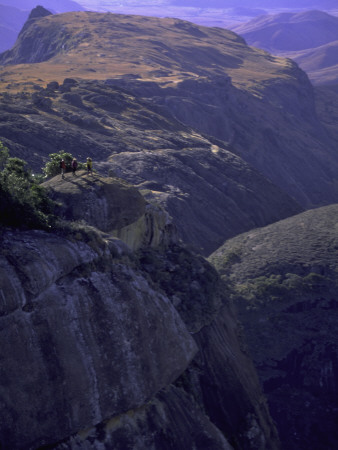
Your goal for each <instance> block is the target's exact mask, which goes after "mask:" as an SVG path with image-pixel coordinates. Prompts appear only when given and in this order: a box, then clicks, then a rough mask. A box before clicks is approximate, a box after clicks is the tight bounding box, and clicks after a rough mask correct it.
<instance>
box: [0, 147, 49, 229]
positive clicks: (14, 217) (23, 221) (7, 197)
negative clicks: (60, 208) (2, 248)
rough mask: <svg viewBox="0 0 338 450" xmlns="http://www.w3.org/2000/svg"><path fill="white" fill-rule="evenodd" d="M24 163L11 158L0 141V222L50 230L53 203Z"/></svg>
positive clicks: (14, 225)
mask: <svg viewBox="0 0 338 450" xmlns="http://www.w3.org/2000/svg"><path fill="white" fill-rule="evenodd" d="M26 165H27V163H26V162H25V161H23V160H22V159H19V158H10V157H9V152H8V149H7V148H6V147H4V146H3V144H2V143H1V142H0V224H1V225H2V226H10V227H19V228H42V229H49V228H50V227H51V225H52V224H53V223H54V222H55V216H54V214H53V212H54V203H53V202H52V201H51V199H50V198H49V196H48V194H47V192H46V190H45V189H44V188H43V187H42V186H40V185H39V183H38V181H37V180H36V179H35V178H34V176H33V175H32V173H31V171H30V170H29V169H28V168H27V167H26Z"/></svg>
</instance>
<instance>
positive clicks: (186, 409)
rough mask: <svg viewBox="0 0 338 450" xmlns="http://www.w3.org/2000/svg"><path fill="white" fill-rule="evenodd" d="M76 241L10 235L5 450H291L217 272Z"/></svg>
mask: <svg viewBox="0 0 338 450" xmlns="http://www.w3.org/2000/svg"><path fill="white" fill-rule="evenodd" d="M106 182H107V187H106V190H105V192H109V189H110V184H111V180H109V179H108V180H107V181H106ZM101 183H102V184H103V183H104V180H101ZM50 184H52V185H53V184H54V185H57V181H56V180H54V181H53V180H52V181H51V183H50ZM99 184H100V183H99ZM101 187H102V186H101ZM75 197H76V196H75ZM65 229H66V228H65V227H64V228H62V229H60V228H59V229H58V231H57V230H55V231H56V232H50V233H47V232H45V231H34V230H33V231H18V230H9V229H2V230H1V237H0V239H1V253H0V275H1V277H0V280H1V285H0V289H1V290H0V293H1V295H0V299H1V309H0V322H1V327H0V329H1V331H0V334H1V342H2V343H3V344H2V346H1V349H0V358H1V371H0V413H1V417H2V421H1V425H0V443H1V448H3V449H6V450H7V449H11V450H12V449H24V448H39V447H42V446H49V447H51V448H69V449H76V448H81V449H84V448H107V449H108V448H136V449H140V450H141V449H144V448H153V449H158V450H160V449H161V450H162V449H169V448H175V449H178V450H180V449H182V450H183V449H185V448H187V447H192V446H195V447H196V448H210V449H215V450H216V449H225V450H230V449H231V448H238V449H242V448H243V449H247V448H250V449H251V448H252V449H278V448H279V441H278V437H277V433H276V430H275V428H274V425H273V423H272V421H271V419H270V416H269V412H268V409H267V406H266V402H265V400H264V397H263V396H262V392H261V390H260V387H259V383H258V379H257V376H256V373H255V370H254V368H253V365H252V362H251V360H250V359H249V358H248V356H247V355H246V353H245V347H243V345H244V344H243V342H242V341H241V338H240V335H239V325H238V322H237V321H236V319H235V317H234V315H233V313H232V312H231V306H230V304H229V302H228V301H227V299H226V296H224V293H223V290H222V284H221V281H220V279H219V277H218V275H217V273H216V271H215V270H214V269H213V268H212V266H211V265H210V264H209V263H207V261H205V260H204V259H203V258H202V257H200V256H196V255H193V254H192V253H191V252H190V251H188V250H187V249H185V248H184V247H182V246H180V245H178V244H176V243H175V242H170V239H168V242H167V243H166V245H165V246H162V247H157V248H154V247H151V246H146V245H145V246H143V247H142V248H140V249H139V250H138V251H137V252H132V250H131V249H130V248H128V247H127V245H126V244H125V243H123V242H122V241H120V240H118V239H116V238H114V237H113V235H111V234H110V233H107V232H105V233H102V232H100V231H99V230H97V229H95V228H93V227H89V226H88V225H84V224H82V225H81V226H80V225H77V227H75V228H74V225H73V228H69V229H68V232H66V231H65ZM178 274H179V275H180V277H179V278H178V277H177V276H178ZM170 279H171V281H170ZM174 280H176V282H174ZM199 285H201V286H203V290H202V291H201V292H200V290H199V289H198V286H199ZM211 386H212V388H211Z"/></svg>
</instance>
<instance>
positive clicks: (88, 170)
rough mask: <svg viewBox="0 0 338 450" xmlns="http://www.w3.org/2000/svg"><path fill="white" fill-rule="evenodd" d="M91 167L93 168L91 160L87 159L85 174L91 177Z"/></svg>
mask: <svg viewBox="0 0 338 450" xmlns="http://www.w3.org/2000/svg"><path fill="white" fill-rule="evenodd" d="M92 167H93V162H92V159H91V158H87V173H88V174H89V173H91V174H92V175H93V172H92Z"/></svg>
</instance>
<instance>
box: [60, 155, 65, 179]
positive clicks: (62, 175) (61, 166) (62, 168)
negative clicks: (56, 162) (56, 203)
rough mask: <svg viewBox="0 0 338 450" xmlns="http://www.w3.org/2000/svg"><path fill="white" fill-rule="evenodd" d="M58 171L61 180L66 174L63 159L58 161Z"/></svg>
mask: <svg viewBox="0 0 338 450" xmlns="http://www.w3.org/2000/svg"><path fill="white" fill-rule="evenodd" d="M60 169H61V178H64V177H65V172H66V163H65V160H64V159H61V161H60Z"/></svg>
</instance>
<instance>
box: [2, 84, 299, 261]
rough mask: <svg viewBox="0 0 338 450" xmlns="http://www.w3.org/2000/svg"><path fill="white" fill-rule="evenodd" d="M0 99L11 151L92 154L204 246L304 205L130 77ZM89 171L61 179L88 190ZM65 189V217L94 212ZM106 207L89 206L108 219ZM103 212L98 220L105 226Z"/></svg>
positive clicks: (38, 159)
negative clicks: (141, 92)
mask: <svg viewBox="0 0 338 450" xmlns="http://www.w3.org/2000/svg"><path fill="white" fill-rule="evenodd" d="M1 107H2V112H3V115H2V116H1V120H2V121H1V120H0V136H3V141H4V143H5V144H6V145H7V146H8V148H10V149H11V153H13V154H15V155H17V156H19V157H21V158H23V159H25V160H27V159H28V160H29V161H30V163H31V165H32V166H33V168H34V170H37V171H38V170H41V169H40V168H41V165H42V162H43V161H46V160H47V157H48V154H49V153H53V152H55V151H59V150H60V149H65V151H68V152H70V153H72V154H73V155H74V156H75V157H77V159H78V161H81V160H82V161H84V160H85V159H86V157H87V156H90V157H91V158H92V159H93V164H94V169H95V170H97V171H98V172H97V173H100V174H105V175H109V174H112V175H116V176H118V177H119V178H120V179H124V180H126V181H127V182H128V183H131V184H133V185H136V186H137V187H138V189H140V190H141V191H142V193H143V194H144V195H145V198H146V199H147V200H148V201H149V202H151V203H152V204H154V205H155V208H157V207H158V206H159V207H161V208H162V209H164V210H165V211H167V212H168V214H169V215H170V216H171V217H173V219H174V222H175V227H176V229H177V234H178V237H179V238H180V239H182V240H183V241H184V242H186V243H187V244H190V245H192V246H193V247H194V248H195V249H197V250H198V251H199V252H202V253H203V254H205V255H207V254H210V253H211V252H212V251H214V250H215V249H217V248H218V247H219V246H220V245H221V244H222V243H223V242H224V240H225V239H227V238H229V237H232V236H234V235H235V234H236V233H238V232H242V231H243V232H244V231H247V230H249V229H250V228H253V227H257V226H264V225H266V224H268V223H272V222H274V221H276V220H279V219H282V218H285V217H288V216H290V215H292V214H296V213H298V212H300V211H301V210H302V208H301V207H300V206H299V205H298V204H297V202H296V201H295V200H294V199H292V198H290V196H288V195H287V194H285V192H284V191H283V190H281V189H279V188H278V187H276V186H275V185H274V184H272V183H271V182H269V181H268V180H267V179H266V178H265V177H263V176H262V175H261V174H260V173H259V172H257V171H256V170H254V169H252V167H250V166H249V165H248V164H247V163H245V161H244V160H243V159H241V158H240V157H238V156H235V155H234V154H233V152H231V151H230V147H229V146H228V145H227V144H225V143H224V142H223V141H218V140H215V139H213V138H211V137H210V136H205V135H203V134H202V133H197V132H196V131H194V130H192V129H191V128H190V127H188V126H186V125H183V124H182V123H181V122H179V121H177V120H176V119H174V118H173V116H172V115H171V114H170V113H169V112H168V111H167V110H166V109H164V108H162V107H159V106H158V105H154V104H153V103H152V102H149V101H146V100H145V99H142V98H140V97H138V96H136V95H134V94H131V92H130V91H128V90H126V88H125V87H123V86H115V85H112V84H111V83H110V82H109V83H106V82H83V81H82V82H78V81H76V80H74V79H69V78H68V79H65V80H64V81H63V83H62V84H61V85H59V84H57V83H56V84H55V83H54V84H50V85H49V86H48V87H47V88H46V89H43V90H40V91H37V92H36V93H35V94H33V95H32V96H30V95H29V96H27V98H21V100H19V99H18V97H16V98H10V99H8V100H6V99H4V101H3V102H2V103H0V108H1ZM85 179H86V178H84V177H80V178H79V179H78V182H79V183H80V182H81V180H82V181H84V180H85ZM86 180H87V181H86V183H82V184H81V185H78V184H75V180H74V179H72V177H71V174H70V175H69V176H68V175H67V180H66V181H67V182H65V183H63V182H62V180H60V179H59V180H57V179H56V181H55V183H56V184H57V185H58V186H59V187H58V188H57V189H58V191H60V189H61V187H62V190H63V191H65V193H64V195H66V188H67V189H68V190H69V192H73V191H74V192H75V189H76V190H77V192H78V195H81V193H83V191H84V190H85V187H87V188H88V189H87V193H88V196H90V195H91V194H90V192H91V189H92V187H93V186H94V185H95V186H98V183H92V182H91V179H90V178H88V179H86ZM53 183H54V181H53ZM56 184H55V189H56ZM71 188H72V189H71ZM112 189H113V188H112ZM58 195H61V191H60V193H59V194H58ZM62 195H63V194H62ZM102 195H104V193H103V191H102V194H100V195H99V196H101V197H102ZM112 195H113V197H114V195H115V194H113V193H112ZM65 198H67V200H66V201H63V200H62V199H60V201H61V202H63V204H64V206H63V209H62V210H63V214H64V217H66V218H67V217H69V218H70V217H71V215H72V214H73V215H75V216H76V218H79V217H82V218H84V215H85V214H87V215H88V214H89V213H90V211H89V210H88V211H85V209H86V208H87V206H86V204H87V203H85V201H84V200H83V201H82V202H79V201H77V200H76V201H74V202H71V203H70V205H71V206H70V205H68V203H69V201H68V197H65ZM88 198H89V197H88ZM122 199H123V197H122V196H121V202H122ZM121 202H119V203H116V204H115V206H114V208H115V212H114V215H116V214H117V216H118V215H119V214H120V213H119V211H118V210H116V208H121V204H122V203H123V202H122V203H121ZM105 208H106V206H104V205H102V207H101V206H100V207H98V208H96V209H95V210H94V209H93V210H92V212H91V213H90V214H91V215H92V217H93V218H95V220H101V219H99V218H100V217H101V215H102V214H103V211H104V210H105ZM70 209H71V210H72V211H70ZM122 211H124V214H126V213H127V212H126V211H125V209H124V208H122ZM131 212H132V208H130V212H128V214H129V213H131ZM135 219H136V216H135ZM95 220H94V222H93V225H94V226H98V227H99V228H100V226H99V225H98V222H95ZM161 220H162V219H161ZM105 226H107V225H105ZM109 226H110V228H111V226H113V225H112V224H110V225H109ZM118 227H119V226H117V225H116V228H118ZM133 235H134V236H135V234H133ZM125 237H126V236H125Z"/></svg>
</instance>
